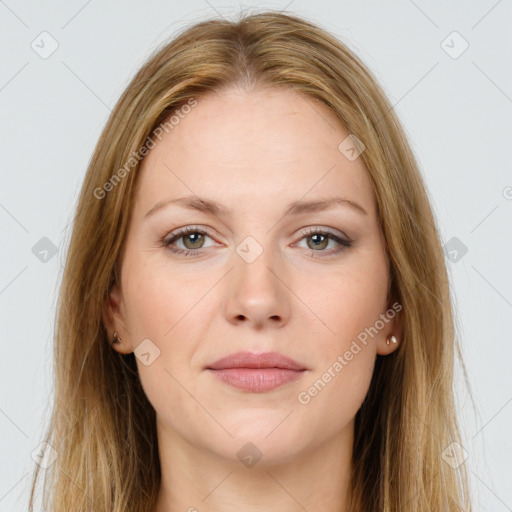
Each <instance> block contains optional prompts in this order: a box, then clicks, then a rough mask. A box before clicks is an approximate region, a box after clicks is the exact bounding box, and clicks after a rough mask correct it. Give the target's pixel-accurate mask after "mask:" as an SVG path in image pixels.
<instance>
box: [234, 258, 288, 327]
mask: <svg viewBox="0 0 512 512" xmlns="http://www.w3.org/2000/svg"><path fill="white" fill-rule="evenodd" d="M233 258H234V268H233V269H232V271H231V272H229V275H228V281H227V287H228V290H227V300H226V303H225V314H226V318H227V319H228V321H229V322H231V323H233V324H240V323H242V322H246V323H247V324H251V325H252V326H254V327H255V328H258V329H261V328H265V326H269V327H274V328H280V327H282V326H284V325H285V324H286V323H287V322H288V319H289V316H290V294H291V292H290V290H289V288H288V287H287V285H286V281H287V280H286V276H285V273H284V270H283V267H282V266H281V265H278V261H277V258H276V257H275V256H274V255H272V254H271V251H270V250H268V251H267V250H264V251H263V252H262V253H261V254H260V255H259V256H258V257H257V258H256V259H255V260H254V261H250V260H248V261H246V260H245V259H244V258H243V257H241V256H240V255H239V254H234V257H233Z"/></svg>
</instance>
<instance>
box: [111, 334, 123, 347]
mask: <svg viewBox="0 0 512 512" xmlns="http://www.w3.org/2000/svg"><path fill="white" fill-rule="evenodd" d="M118 343H122V340H121V338H120V337H119V336H118V335H117V332H114V340H113V341H112V345H115V344H118Z"/></svg>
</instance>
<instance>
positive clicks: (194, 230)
mask: <svg viewBox="0 0 512 512" xmlns="http://www.w3.org/2000/svg"><path fill="white" fill-rule="evenodd" d="M205 236H206V237H208V238H211V237H210V236H209V235H208V233H207V232H206V231H204V230H203V229H200V228H198V227H197V226H187V227H186V228H183V229H180V230H178V231H175V232H174V233H171V236H170V238H167V237H166V238H164V239H163V240H162V241H161V244H162V246H163V247H166V248H167V249H169V250H170V251H171V252H174V253H176V254H181V255H183V256H194V255H195V254H197V253H199V252H200V249H202V248H203V247H204V238H205ZM180 239H183V243H184V245H185V249H180V248H179V247H176V246H175V245H174V243H175V242H177V241H179V240H180Z"/></svg>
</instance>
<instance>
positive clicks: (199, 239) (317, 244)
mask: <svg viewBox="0 0 512 512" xmlns="http://www.w3.org/2000/svg"><path fill="white" fill-rule="evenodd" d="M301 235H302V238H301V239H300V241H302V240H308V239H310V240H311V243H309V242H306V243H307V246H308V248H309V249H310V250H311V252H312V253H320V254H321V256H322V257H324V256H325V257H327V256H331V255H334V254H337V253H339V252H341V251H343V250H346V249H348V248H350V247H352V241H351V240H344V239H343V238H341V237H339V236H338V235H337V234H335V233H333V232H331V231H329V230H327V229H320V228H309V229H307V230H306V231H303V232H302V233H301ZM205 237H207V238H212V237H211V236H209V235H208V232H207V231H205V230H204V229H201V228H199V227H197V226H187V227H185V228H182V229H179V230H178V231H175V232H173V233H171V234H170V235H169V236H168V237H165V238H164V239H162V240H161V241H160V243H161V245H162V246H163V247H165V248H167V249H169V250H170V251H171V252H173V253H175V254H180V255H182V256H195V255H199V254H200V253H201V249H204V248H205V246H204V240H205ZM181 239H183V240H182V243H183V244H184V248H180V247H177V246H176V245H175V244H176V242H179V241H181ZM329 242H335V243H337V244H338V245H337V246H335V247H334V248H331V249H330V250H328V251H326V250H324V249H325V248H326V247H327V246H328V244H329ZM311 255H312V256H315V257H316V255H314V254H311Z"/></svg>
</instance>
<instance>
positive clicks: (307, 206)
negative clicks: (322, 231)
mask: <svg viewBox="0 0 512 512" xmlns="http://www.w3.org/2000/svg"><path fill="white" fill-rule="evenodd" d="M171 204H175V205H178V206H181V207H182V208H186V209H188V210H195V211H198V212H203V213H209V214H211V215H215V216H217V217H230V216H232V215H233V211H232V210H231V209H230V208H228V207H226V206H224V205H222V204H220V203H218V202H217V201H214V200H212V199H201V198H200V197H198V196H193V195H191V196H185V197H178V198H175V199H164V200H162V201H158V203H156V204H155V205H154V206H153V207H152V208H151V209H150V210H149V211H148V212H147V213H146V215H145V216H144V218H145V219H147V218H148V217H150V216H151V215H153V214H154V213H156V212H157V211H158V210H161V209H162V208H164V207H166V206H168V205H171ZM336 206H348V207H350V208H352V209H353V210H355V211H357V212H359V213H361V214H363V215H368V212H367V211H366V210H365V209H364V208H363V207H362V206H361V205H360V204H358V203H356V202H354V201H351V200H350V199H346V198H344V197H339V196H335V197H327V198H321V199H314V200H310V201H302V200H298V201H294V202H293V203H290V204H289V205H288V207H287V208H286V210H285V212H284V214H283V216H287V215H301V214H303V213H316V212H321V211H324V210H328V209H330V208H334V207H336Z"/></svg>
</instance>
